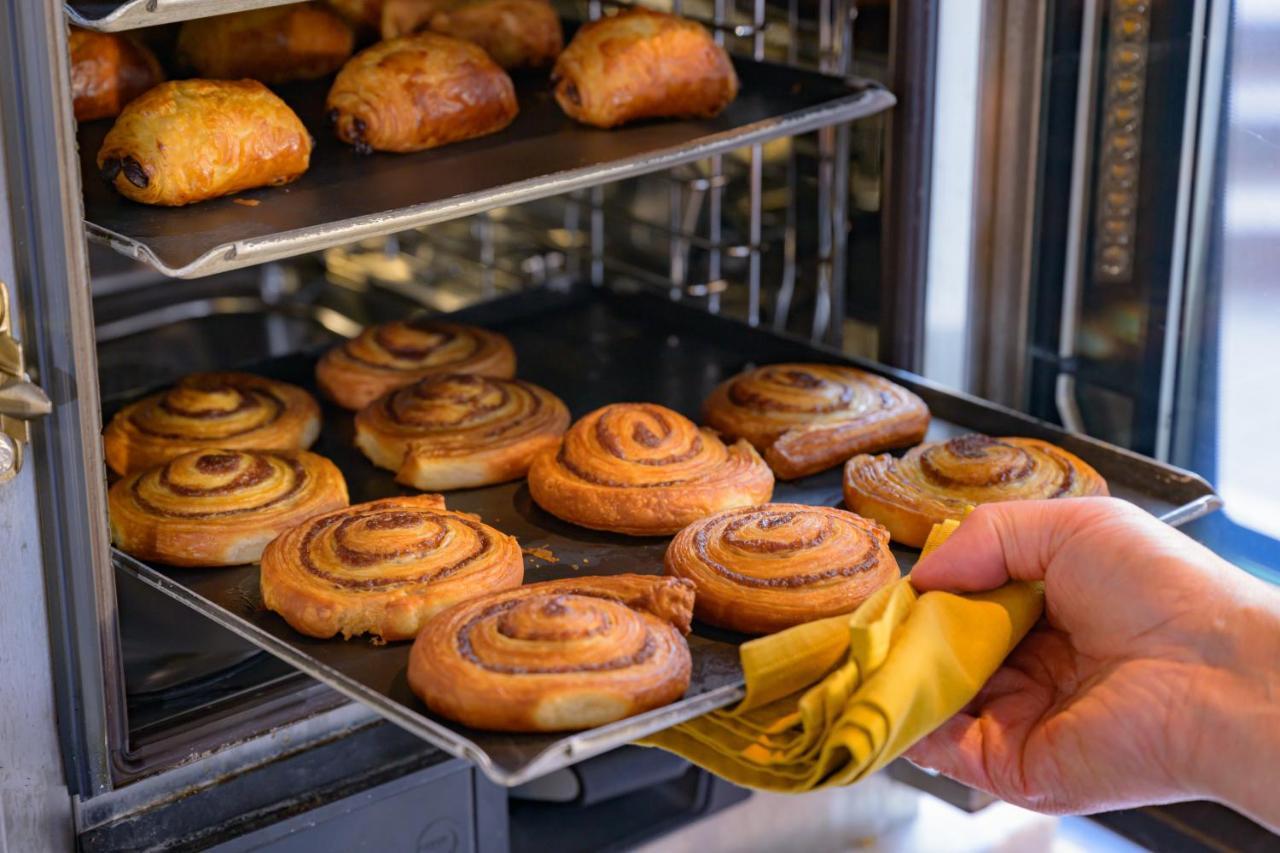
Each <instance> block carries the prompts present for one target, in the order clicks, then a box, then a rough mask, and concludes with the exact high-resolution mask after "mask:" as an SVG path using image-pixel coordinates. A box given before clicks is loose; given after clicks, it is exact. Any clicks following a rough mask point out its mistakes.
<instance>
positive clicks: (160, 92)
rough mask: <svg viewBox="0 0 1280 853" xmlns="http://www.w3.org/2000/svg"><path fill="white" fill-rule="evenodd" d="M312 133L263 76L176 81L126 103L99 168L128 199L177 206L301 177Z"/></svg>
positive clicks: (102, 152) (104, 144)
mask: <svg viewBox="0 0 1280 853" xmlns="http://www.w3.org/2000/svg"><path fill="white" fill-rule="evenodd" d="M310 163H311V135H310V134H309V133H307V129H306V128H305V127H303V125H302V122H301V121H300V120H299V119H298V117H297V116H296V115H294V113H293V110H291V109H289V107H288V105H287V104H285V102H284V101H282V100H280V99H279V98H278V97H276V96H275V95H274V94H272V92H271V90H270V89H268V88H267V87H266V86H264V85H262V84H261V83H259V82H258V81H257V80H174V81H171V82H168V83H161V84H160V85H159V86H156V87H155V88H153V89H151V90H150V91H148V92H147V93H146V94H144V95H142V96H141V97H140V98H138V99H137V100H135V101H134V102H133V103H131V104H129V106H127V107H125V108H124V112H122V113H120V117H119V118H118V119H116V123H115V126H114V127H112V128H111V130H110V131H108V132H107V136H106V138H105V139H104V140H103V141H102V149H101V150H100V151H99V152H98V169H99V170H100V171H101V172H102V176H103V177H104V178H106V179H107V180H108V181H110V182H111V183H112V185H113V186H114V187H115V188H116V189H117V190H119V192H120V194H121V195H123V196H125V197H126V198H130V199H133V200H134V201H137V202H142V203H143V204H157V205H164V206H169V207H177V206H180V205H184V204H193V203H194V202H197V201H205V200H206V199H211V198H217V197H219V196H224V195H230V194H231V193H236V192H240V191H241V190H248V189H253V188H254V187H264V186H280V185H281V184H287V183H289V182H290V181H294V180H297V179H298V178H299V177H300V176H301V175H302V174H303V173H304V172H306V171H307V167H308V166H309V165H310Z"/></svg>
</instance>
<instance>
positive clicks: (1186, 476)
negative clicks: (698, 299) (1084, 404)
mask: <svg viewBox="0 0 1280 853" xmlns="http://www.w3.org/2000/svg"><path fill="white" fill-rule="evenodd" d="M459 317H460V319H463V320H465V321H467V322H472V323H477V324H480V325H484V326H487V327H488V328H491V329H494V330H496V331H500V332H502V333H503V334H505V335H507V336H508V337H509V338H510V339H511V342H512V344H513V345H514V346H515V349H516V352H517V355H518V359H519V373H520V376H521V377H523V378H525V379H529V380H531V381H533V382H536V383H538V384H540V385H543V386H545V387H547V388H549V389H550V390H552V391H553V392H555V393H556V394H558V395H560V397H561V398H563V399H564V401H565V402H566V403H567V404H568V406H569V408H570V410H571V411H572V413H573V415H574V416H575V417H577V416H580V415H583V414H585V413H586V412H588V411H590V410H591V409H594V408H596V407H597V406H601V405H604V404H606V403H610V402H617V401H626V400H636V401H651V402H657V403H661V404H663V405H666V406H670V407H671V408H674V409H676V410H678V411H680V412H683V413H684V414H686V415H688V416H690V417H693V418H696V417H697V416H698V412H699V409H700V406H701V403H702V400H703V399H704V398H705V397H706V395H707V394H708V393H709V392H710V390H711V389H712V388H713V387H714V386H715V385H716V384H717V383H718V382H720V381H721V380H723V379H725V378H727V377H729V376H732V375H733V374H735V373H737V372H739V371H741V370H742V369H743V368H744V367H747V366H749V365H751V364H763V363H769V362H777V361H797V360H799V361H815V360H817V361H842V360H843V361H848V359H843V358H842V357H841V356H839V354H837V353H835V352H833V351H830V350H825V349H821V348H816V347H814V346H813V345H811V344H809V343H807V342H802V341H797V340H793V339H790V338H785V337H781V336H778V335H775V334H773V333H770V332H766V331H763V330H759V329H750V328H748V327H746V326H744V325H741V324H739V323H736V322H733V321H728V320H723V319H720V318H717V317H713V316H711V315H708V314H705V313H703V312H700V311H697V310H694V309H690V308H685V307H682V306H680V305H677V304H673V303H670V302H667V301H665V300H662V299H658V298H654V297H649V296H644V295H621V294H615V293H611V292H608V291H600V290H596V291H592V290H579V291H575V292H573V293H569V294H554V293H550V292H545V291H544V292H534V293H528V294H522V295H519V296H516V297H513V298H509V299H504V300H500V301H497V302H492V303H489V304H487V305H483V306H479V307H478V308H476V309H471V310H468V311H466V312H463V313H462V314H460V315H459ZM853 363H857V362H853ZM858 364H859V366H863V367H868V365H863V364H860V363H858ZM313 366H314V356H291V357H289V358H285V359H281V360H276V361H272V362H268V363H265V364H262V365H257V366H255V369H256V370H257V372H260V373H263V374H265V375H270V376H274V377H276V378H279V379H284V380H287V381H291V382H296V383H298V384H300V385H303V386H306V387H312V388H313V387H314V383H313V380H312V369H313ZM871 369H875V370H878V371H879V372H881V373H885V374H886V375H889V376H891V377H892V378H894V379H896V380H898V381H900V382H902V383H903V384H905V385H908V386H909V387H911V388H913V389H914V390H915V391H916V392H917V393H919V394H920V395H921V396H922V397H923V398H924V399H925V401H926V402H927V403H928V404H929V406H930V408H931V409H932V411H933V413H934V420H933V423H932V425H931V427H930V430H929V436H928V437H929V439H931V440H932V439H939V438H945V437H948V436H952V435H956V434H959V433H962V432H965V431H972V430H977V431H982V432H986V433H990V434H995V435H1030V436H1037V437H1041V438H1046V439H1049V440H1052V441H1055V442H1057V443H1059V444H1061V445H1062V446H1064V447H1066V448H1068V449H1070V450H1071V451H1073V452H1074V453H1076V454H1078V455H1080V456H1081V457H1083V458H1084V459H1086V460H1087V461H1088V462H1089V463H1091V464H1092V465H1093V466H1094V467H1096V468H1097V469H1098V470H1099V471H1100V472H1101V473H1102V474H1103V476H1105V477H1106V478H1107V480H1108V482H1109V484H1110V485H1111V488H1112V492H1113V494H1115V495H1117V496H1119V497H1123V498H1126V499H1128V500H1130V501H1132V502H1134V503H1136V504H1138V505H1139V506H1141V507H1143V508H1144V509H1146V510H1148V511H1150V512H1151V513H1153V514H1155V515H1157V516H1158V517H1160V518H1163V519H1165V520H1166V521H1169V522H1170V523H1175V524H1177V523H1182V522H1185V521H1189V520H1190V519H1192V518H1195V517H1198V516H1200V515H1203V514H1205V513H1207V512H1209V511H1211V510H1212V509H1214V508H1216V507H1217V506H1218V505H1219V501H1218V498H1217V495H1215V494H1214V492H1213V490H1212V489H1211V488H1210V486H1209V485H1208V484H1207V483H1206V482H1205V481H1204V480H1203V479H1201V478H1200V477H1197V476H1196V475H1194V474H1190V473H1188V472H1185V471H1180V470H1177V469H1175V468H1172V467H1170V466H1167V465H1163V464H1160V463H1158V462H1154V461H1152V460H1150V459H1147V458H1145V457H1142V456H1138V455H1136V454H1132V453H1129V452H1127V451H1124V450H1121V449H1118V448H1115V447H1112V446H1109V445H1106V444H1103V443H1101V442H1098V441H1094V440H1092V439H1089V438H1085V437H1080V436H1070V435H1067V434H1065V433H1063V432H1061V431H1060V430H1058V429H1056V428H1055V427H1053V426H1051V425H1049V424H1045V423H1043V422H1040V421H1036V420H1034V419H1031V418H1028V417H1026V416H1024V415H1021V414H1018V413H1016V412H1012V411H1009V410H1006V409H1002V408H1000V407H997V406H993V405H991V404H989V403H986V402H984V401H981V400H977V399H973V398H969V397H965V396H962V395H957V394H954V393H950V392H947V391H944V390H942V389H940V388H938V387H936V386H934V385H932V384H929V383H927V382H924V381H922V380H920V379H919V378H918V377H913V376H911V375H908V374H903V373H900V372H894V371H886V370H884V369H883V368H875V367H872V368H871ZM324 417H325V428H324V430H323V432H322V434H321V437H320V440H319V442H318V444H317V446H316V447H315V448H314V449H315V450H316V451H317V452H319V453H321V454H324V455H326V456H328V457H329V458H331V459H332V460H333V461H334V462H335V463H337V465H338V466H339V467H340V468H341V469H342V471H343V472H344V474H345V475H346V477H347V482H348V485H349V487H350V491H351V499H352V501H353V502H357V501H365V500H371V499H374V498H379V497H386V496H389V495H394V494H402V493H403V492H404V490H403V489H402V488H401V487H400V486H397V485H396V484H395V482H394V481H393V479H392V475H391V474H390V473H389V472H386V471H382V470H381V469H378V468H375V467H374V466H373V465H372V464H370V463H369V462H368V461H367V460H365V458H364V457H363V456H362V455H361V454H360V452H359V451H357V450H356V449H355V448H354V447H353V445H352V433H353V430H352V423H351V417H350V415H349V414H348V413H346V412H343V411H341V410H339V409H336V408H334V407H331V406H328V405H326V406H325V412H324ZM774 499H775V500H777V501H793V502H799V503H806V504H814V505H825V506H837V505H839V504H840V502H841V486H840V469H839V468H834V469H832V470H829V471H825V472H823V473H821V474H817V475H814V476H812V477H806V478H804V479H802V480H798V481H795V482H790V483H779V484H778V487H777V489H776V491H775V494H774ZM447 501H448V505H449V506H450V507H451V508H453V509H458V510H464V511H468V512H474V513H478V514H479V515H481V516H482V517H483V518H484V520H485V521H486V522H488V523H490V524H492V525H494V526H496V527H498V528H500V529H501V530H503V531H505V532H507V533H510V534H512V535H514V536H516V537H517V538H518V539H519V541H520V543H521V545H522V546H523V547H524V548H525V549H526V550H525V553H526V557H525V566H526V582H534V581H541V580H550V579H553V578H561V577H573V576H581V575H587V574H615V573H621V572H644V573H653V574H657V573H660V572H661V571H662V556H663V552H664V551H665V549H666V544H667V540H666V539H636V538H631V537H625V536H617V535H612V534H608V533H600V532H596V531H591V530H586V529H583V528H580V527H576V526H574V525H571V524H567V523H565V522H562V521H560V520H559V519H557V518H555V517H553V516H551V515H550V514H548V513H546V512H544V511H542V510H541V509H540V508H539V507H538V506H537V505H536V504H534V503H533V501H532V500H531V498H530V496H529V490H528V487H527V486H526V485H525V484H524V483H523V482H519V483H508V484H505V485H501V486H493V487H489V488H484V489H471V490H465V491H459V492H453V493H450V494H449V495H448V496H447ZM894 551H895V553H896V555H897V557H898V559H899V561H900V563H901V565H902V568H903V570H904V571H906V570H908V569H909V568H910V566H911V565H913V564H914V562H915V558H916V553H917V552H915V551H913V550H911V549H907V548H901V547H897V546H895V548H894ZM116 559H117V560H118V563H119V565H120V566H121V568H123V569H124V570H126V571H128V572H131V573H133V574H135V575H136V576H137V577H139V578H140V579H142V580H143V581H145V582H146V583H149V584H152V585H153V586H155V587H157V588H159V589H161V590H162V591H164V592H166V593H168V594H169V595H172V596H173V597H174V598H177V599H178V600H180V601H182V602H184V603H186V604H188V605H190V606H191V607H193V608H194V609H196V610H198V611H200V612H201V613H203V614H205V615H206V616H208V617H210V618H212V619H214V620H215V621H217V622H219V623H221V624H223V625H225V626H226V627H228V628H230V629H231V630H233V631H236V632H237V633H239V634H241V635H242V636H244V637H247V638H248V639H250V640H251V641H253V642H254V643H257V644H258V645H259V646H261V647H262V648H264V649H266V650H267V651H269V652H271V653H273V654H275V655H278V656H279V657H281V658H283V659H284V660H286V661H288V662H289V663H291V664H293V665H294V666H296V667H298V668H299V669H301V670H303V671H305V672H306V673H308V674H309V675H311V676H313V677H315V678H317V679H319V680H321V681H324V682H326V683H328V684H329V685H331V686H332V687H334V688H335V689H337V690H339V691H341V692H342V693H345V694H346V695H348V696H350V697H352V698H353V699H356V700H358V701H360V702H363V703H365V704H366V705H368V706H369V707H370V708H372V709H373V710H374V711H376V712H378V713H379V714H381V715H383V716H384V717H386V718H387V719H389V720H391V721H392V722H394V723H396V724H398V725H400V726H403V727H404V728H406V729H408V730H409V731H411V732H413V733H415V734H417V735H419V736H420V737H422V738H424V739H425V740H428V741H430V742H432V743H434V744H436V745H437V746H439V747H440V748H441V749H443V750H445V751H447V752H450V753H452V754H454V755H458V756H461V757H464V758H467V759H470V760H471V761H473V762H475V764H476V765H477V766H479V768H480V769H481V770H482V771H483V772H484V773H485V775H487V776H489V777H490V778H491V779H493V780H494V781H495V782H498V783H500V784H504V785H515V784H519V783H521V782H524V781H527V780H529V779H532V778H536V777H537V776H540V775H542V774H544V773H548V772H550V771H552V770H556V769H559V768H561V767H564V766H567V765H569V764H572V763H574V762H576V761H580V760H582V759H584V758H586V757H589V756H591V755H595V754H597V753H600V752H603V751H605V750H608V749H612V748H614V747H616V746H619V745H621V744H624V743H627V742H630V741H632V740H635V739H636V738H638V737H641V736H643V735H646V734H649V733H651V732H654V731H658V730H661V729H663V728H666V727H668V726H671V725H674V724H675V723H677V722H680V721H682V720H686V719H689V718H691V717H694V716H697V715H699V714H701V713H703V712H705V711H709V710H712V709H714V708H720V707H724V706H726V705H729V704H731V703H733V702H734V701H736V700H737V699H738V698H739V697H740V696H741V695H742V672H741V669H740V667H739V664H738V651H737V646H738V644H739V643H740V642H741V641H742V640H743V639H744V638H743V637H741V636H739V635H736V634H732V633H729V632H725V631H721V630H718V629H715V628H711V627H709V626H705V625H701V624H695V626H694V631H693V634H692V635H691V636H690V638H689V646H690V650H691V652H692V656H693V676H692V680H691V683H690V686H689V690H688V692H687V694H686V695H685V697H684V698H683V699H681V700H680V701H678V702H676V703H674V704H672V705H668V706H667V707H665V708H660V709H657V710H655V711H651V712H649V713H646V714H641V715H639V716H635V717H631V718H630V719H626V720H622V721H620V722H617V723H613V724H611V725H608V726H602V727H600V728H596V729H591V730H589V731H584V732H580V733H577V734H568V735H560V734H541V735H539V734H534V735H512V734H500V733H493V732H482V731H475V730H471V729H467V728H465V727H462V726H459V725H456V724H454V723H451V722H449V721H447V720H443V719H441V718H438V717H434V716H432V715H431V714H429V713H427V711H426V709H425V707H424V706H423V705H422V704H421V703H420V702H419V701H418V700H417V699H416V698H415V697H414V696H413V694H412V693H411V692H410V690H409V686H408V683H407V681H406V679H405V665H406V662H407V658H408V653H409V644H408V643H395V644H388V645H385V646H375V645H372V644H371V643H370V642H369V641H368V640H367V639H354V640H350V641H342V640H316V639H312V638H309V637H304V636H302V635H301V634H298V633H296V632H294V631H293V630H292V629H290V628H289V627H288V625H286V624H285V622H284V621H283V620H282V619H280V618H279V617H278V616H276V615H275V614H274V613H271V612H268V611H266V610H264V609H263V607H262V603H261V598H260V596H259V591H258V569H257V567H256V566H242V567H238V568H231V569H225V570H213V571H210V570H191V569H178V568H173V567H167V566H160V565H147V564H144V563H142V562H140V561H138V560H135V559H133V558H131V557H128V556H127V555H124V554H120V553H117V554H116Z"/></svg>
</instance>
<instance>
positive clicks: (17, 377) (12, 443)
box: [0, 281, 53, 483]
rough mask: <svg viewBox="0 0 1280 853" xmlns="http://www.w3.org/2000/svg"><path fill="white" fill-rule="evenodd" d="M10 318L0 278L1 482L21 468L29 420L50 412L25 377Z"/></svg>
mask: <svg viewBox="0 0 1280 853" xmlns="http://www.w3.org/2000/svg"><path fill="white" fill-rule="evenodd" d="M10 320H11V318H10V314H9V288H8V286H7V285H5V283H4V282H3V281H0V483H3V482H5V481H6V480H11V479H13V478H14V476H16V475H17V473H18V472H19V471H21V470H22V448H23V446H24V445H26V443H27V442H29V441H30V440H31V428H30V423H31V421H33V420H35V419H36V418H42V417H44V416H45V415H47V414H49V412H51V411H53V404H51V403H50V402H49V398H48V397H47V396H45V393H44V391H42V390H41V389H40V386H38V385H35V384H32V382H31V377H29V376H27V362H26V359H25V358H24V357H23V355H22V344H20V343H18V342H17V341H16V340H14V338H13V324H12V322H10Z"/></svg>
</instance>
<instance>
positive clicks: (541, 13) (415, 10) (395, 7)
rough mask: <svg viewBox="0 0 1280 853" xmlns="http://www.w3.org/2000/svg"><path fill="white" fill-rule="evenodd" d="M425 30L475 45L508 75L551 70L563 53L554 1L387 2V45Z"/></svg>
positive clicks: (384, 17) (384, 19) (384, 18)
mask: <svg viewBox="0 0 1280 853" xmlns="http://www.w3.org/2000/svg"><path fill="white" fill-rule="evenodd" d="M422 30H430V31H432V32H436V33H440V34H441V35H446V36H453V37H454V38H460V39H463V40H464V41H469V42H474V43H475V44H478V45H480V46H481V47H483V48H484V49H485V51H486V52H487V53H488V54H489V56H491V57H493V61H494V62H496V63H498V64H499V65H501V66H502V67H503V68H506V69H507V70H514V69H520V68H546V67H548V66H550V65H551V63H553V62H555V61H556V57H557V56H559V55H560V50H561V49H562V48H563V47H564V34H563V32H562V30H561V28H560V16H559V15H557V14H556V10H555V9H554V8H552V6H551V3H550V2H549V0H386V3H385V4H384V5H383V7H382V37H383V38H384V39H388V38H396V37H397V36H404V35H409V34H411V33H416V32H420V31H422Z"/></svg>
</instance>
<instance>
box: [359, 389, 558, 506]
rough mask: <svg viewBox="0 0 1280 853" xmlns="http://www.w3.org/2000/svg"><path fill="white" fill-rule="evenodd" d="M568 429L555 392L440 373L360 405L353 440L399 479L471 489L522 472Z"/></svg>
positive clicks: (434, 487) (429, 487) (433, 487)
mask: <svg viewBox="0 0 1280 853" xmlns="http://www.w3.org/2000/svg"><path fill="white" fill-rule="evenodd" d="M568 427H569V410H568V409H567V408H565V405H564V403H562V402H561V401H560V398H558V397H556V396H555V395H554V394H552V393H551V392H550V391H548V390H546V389H545V388H540V387H538V386H537V385H534V384H533V383H531V382H524V381H521V380H519V379H492V378H489V377H487V376H472V375H467V374H443V375H441V376H428V377H427V378H426V379H422V380H420V381H418V382H416V383H414V384H413V385H410V386H408V387H407V388H401V389H400V390H398V391H392V392H391V393H390V394H387V395H386V396H385V397H382V398H380V399H378V400H377V401H375V402H373V403H371V404H370V405H368V406H366V407H365V408H363V409H361V410H360V411H359V413H357V414H356V446H357V447H359V448H360V450H361V451H363V452H364V455H365V456H368V457H369V459H370V460H371V461H372V462H373V464H375V465H377V466H378V467H380V468H387V469H390V470H392V471H395V472H396V482H398V483H403V484H404V485H406V486H413V487H414V488H415V489H421V490H422V491H441V490H448V489H469V488H474V487H476V486H487V485H491V484H493V483H505V482H506V481H508V480H515V479H519V478H520V477H523V476H524V475H525V474H527V473H528V472H529V465H530V463H531V462H532V461H533V457H534V456H535V455H537V453H539V452H540V451H542V450H544V449H546V448H548V447H552V446H554V445H556V444H557V443H559V441H560V436H562V435H563V434H564V431H565V430H566V429H567V428H568Z"/></svg>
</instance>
